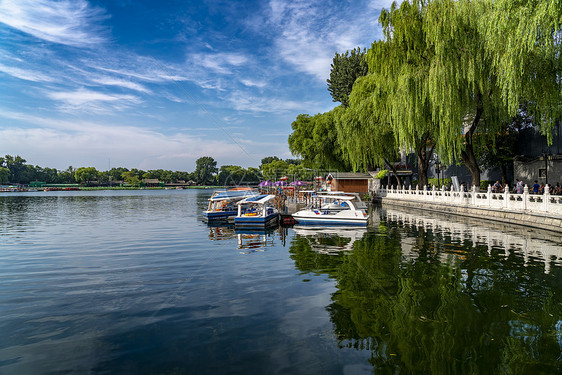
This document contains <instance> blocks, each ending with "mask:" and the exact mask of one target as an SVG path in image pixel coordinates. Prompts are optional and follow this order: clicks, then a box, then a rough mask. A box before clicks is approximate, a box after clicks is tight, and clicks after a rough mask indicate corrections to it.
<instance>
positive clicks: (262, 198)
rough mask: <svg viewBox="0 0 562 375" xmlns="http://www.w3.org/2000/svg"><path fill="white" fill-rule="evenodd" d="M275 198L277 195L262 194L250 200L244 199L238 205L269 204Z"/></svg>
mask: <svg viewBox="0 0 562 375" xmlns="http://www.w3.org/2000/svg"><path fill="white" fill-rule="evenodd" d="M273 198H275V195H271V194H270V195H267V194H262V195H257V196H255V197H249V198H246V199H243V200H241V201H240V202H238V204H239V205H240V204H244V203H255V204H265V203H267V202H269V201H270V200H272V199H273Z"/></svg>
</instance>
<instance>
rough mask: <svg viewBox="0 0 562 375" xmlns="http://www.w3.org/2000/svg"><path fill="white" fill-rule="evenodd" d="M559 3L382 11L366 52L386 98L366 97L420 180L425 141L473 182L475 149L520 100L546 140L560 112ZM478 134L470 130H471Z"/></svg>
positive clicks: (434, 3)
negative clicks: (377, 37) (412, 160)
mask: <svg viewBox="0 0 562 375" xmlns="http://www.w3.org/2000/svg"><path fill="white" fill-rule="evenodd" d="M561 7H562V5H560V2H559V1H554V0H548V1H546V2H541V1H532V0H523V1H518V2H516V3H513V2H512V1H508V0H500V1H491V0H474V1H455V0H430V1H423V0H412V1H406V2H403V3H402V4H401V5H400V6H399V7H398V6H397V5H396V4H395V3H394V4H393V5H392V6H391V8H390V10H383V11H382V12H381V16H380V18H379V22H380V23H381V25H382V27H383V32H384V39H383V40H382V41H377V42H374V43H373V45H372V46H371V48H370V49H369V51H368V53H367V62H368V64H369V71H370V73H371V74H374V75H377V76H379V82H381V84H383V85H384V86H385V91H386V92H388V96H386V97H385V99H384V100H376V98H375V100H374V103H375V104H374V108H375V110H376V111H377V112H379V113H383V115H382V116H386V117H387V119H388V122H389V124H390V125H391V127H392V129H393V132H394V134H395V136H396V139H397V142H398V145H399V146H400V147H406V148H407V149H411V150H413V151H415V152H416V154H417V156H418V168H419V176H420V184H424V183H425V181H426V180H425V176H426V172H427V166H428V162H429V159H430V157H431V153H432V152H433V149H434V147H435V148H436V149H437V150H438V152H439V154H440V155H441V156H442V158H443V159H444V160H445V161H446V162H449V163H452V162H453V161H454V160H458V159H461V160H462V161H463V162H464V164H465V165H466V166H467V168H468V169H469V170H470V172H471V174H472V184H473V185H475V186H479V184H480V168H479V165H478V149H479V147H480V144H479V143H478V142H482V144H490V143H492V144H494V143H495V138H496V136H497V134H499V133H500V129H501V127H502V124H503V123H505V121H506V120H507V119H509V118H510V117H513V116H515V114H516V113H517V110H518V108H519V104H520V103H521V102H522V101H529V102H531V103H532V105H531V108H530V111H531V113H532V115H533V117H535V118H538V119H540V121H541V125H542V126H541V130H542V131H543V133H544V134H546V135H547V136H548V137H549V141H550V140H551V137H552V129H553V124H554V123H555V121H556V119H557V117H559V115H560V103H561V101H560V99H561V97H560V96H561V86H560V73H561V69H560V68H561V66H560V65H561V63H560V56H561V55H560V52H561V50H560V48H561V47H560V45H561V43H560V42H561V39H562V36H561V29H560V20H561ZM477 134H478V135H479V136H478V137H475V135H477Z"/></svg>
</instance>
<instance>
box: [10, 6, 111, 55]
mask: <svg viewBox="0 0 562 375" xmlns="http://www.w3.org/2000/svg"><path fill="white" fill-rule="evenodd" d="M107 17H108V16H107V15H106V14H105V11H104V10H103V9H101V8H94V7H91V6H90V5H89V4H88V2H87V1H86V0H59V1H50V0H3V1H2V2H0V22H2V23H4V24H6V25H8V26H10V27H13V28H15V29H17V30H20V31H22V32H24V33H26V34H30V35H33V36H34V37H36V38H38V39H42V40H46V41H49V42H53V43H59V44H65V45H70V46H75V47H89V46H93V45H98V44H100V43H103V42H105V41H106V37H105V36H104V32H103V30H102V27H101V26H100V23H101V21H103V20H104V19H106V18H107Z"/></svg>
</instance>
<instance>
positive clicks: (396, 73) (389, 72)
mask: <svg viewBox="0 0 562 375" xmlns="http://www.w3.org/2000/svg"><path fill="white" fill-rule="evenodd" d="M423 21H424V19H423V5H422V4H421V3H420V2H417V1H415V2H413V3H409V2H404V3H402V5H401V6H400V7H399V8H397V7H396V4H392V7H391V9H390V10H389V11H386V10H383V11H382V12H381V16H380V18H379V22H380V23H381V25H382V27H383V32H384V40H382V41H375V42H374V43H373V44H372V45H371V48H370V49H369V51H368V52H367V63H368V64H369V72H370V76H371V79H372V80H374V81H375V82H376V85H375V86H374V89H375V90H374V91H373V93H372V96H371V100H372V108H373V110H374V111H375V112H376V113H377V114H378V116H379V119H380V121H381V122H383V123H387V124H388V125H389V126H390V129H391V130H392V133H393V134H394V136H395V140H396V144H397V146H398V147H399V148H402V149H406V150H412V151H414V152H415V154H416V156H417V160H418V186H420V187H423V186H425V185H427V182H428V180H427V170H428V167H429V161H430V159H431V156H432V154H433V150H434V148H435V144H436V141H437V137H438V136H439V133H438V130H439V127H438V126H437V122H436V121H435V119H434V118H433V116H432V112H431V110H430V99H431V96H430V94H431V93H430V92H429V86H428V76H429V74H430V71H431V65H430V62H431V61H432V58H433V56H434V54H435V52H434V49H433V47H432V46H431V45H429V44H427V43H426V40H425V34H424V31H423Z"/></svg>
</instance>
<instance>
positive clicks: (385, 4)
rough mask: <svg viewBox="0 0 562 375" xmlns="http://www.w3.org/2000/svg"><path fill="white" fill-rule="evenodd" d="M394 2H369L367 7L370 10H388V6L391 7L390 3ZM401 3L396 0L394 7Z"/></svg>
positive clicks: (377, 0)
mask: <svg viewBox="0 0 562 375" xmlns="http://www.w3.org/2000/svg"><path fill="white" fill-rule="evenodd" d="M393 2H395V1H394V0H371V1H370V2H369V7H370V8H371V9H379V10H380V9H382V8H384V9H387V10H390V6H391V5H392V3H393ZM401 3H402V1H401V0H397V1H396V5H397V6H400V4H401Z"/></svg>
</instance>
